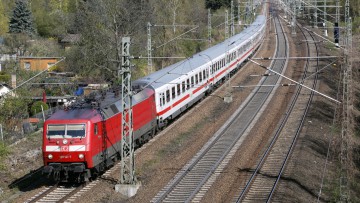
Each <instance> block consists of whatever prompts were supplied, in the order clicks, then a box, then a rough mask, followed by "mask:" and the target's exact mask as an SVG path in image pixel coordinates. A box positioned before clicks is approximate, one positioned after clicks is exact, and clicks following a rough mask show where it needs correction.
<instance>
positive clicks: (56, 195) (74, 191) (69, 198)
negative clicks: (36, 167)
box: [25, 180, 99, 203]
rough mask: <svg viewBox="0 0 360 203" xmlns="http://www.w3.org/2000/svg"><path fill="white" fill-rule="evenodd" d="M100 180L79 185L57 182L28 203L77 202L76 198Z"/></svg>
mask: <svg viewBox="0 0 360 203" xmlns="http://www.w3.org/2000/svg"><path fill="white" fill-rule="evenodd" d="M98 182H99V180H95V181H92V182H90V183H83V184H77V185H67V184H55V185H53V186H48V187H45V188H44V189H43V190H42V191H40V192H39V193H38V194H36V195H34V196H33V197H31V198H30V199H28V200H27V201H25V202H26V203H35V202H37V203H42V202H44V203H45V202H76V199H77V198H78V197H80V196H81V195H82V194H83V193H85V192H87V191H89V190H90V189H91V188H92V187H94V186H95V185H96V184H97V183H98Z"/></svg>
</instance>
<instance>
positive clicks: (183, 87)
mask: <svg viewBox="0 0 360 203" xmlns="http://www.w3.org/2000/svg"><path fill="white" fill-rule="evenodd" d="M182 92H183V93H184V92H185V81H183V82H182Z"/></svg>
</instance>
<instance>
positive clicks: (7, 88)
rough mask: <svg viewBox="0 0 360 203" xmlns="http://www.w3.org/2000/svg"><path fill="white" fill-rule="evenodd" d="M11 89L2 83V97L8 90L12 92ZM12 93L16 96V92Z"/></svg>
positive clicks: (0, 85)
mask: <svg viewBox="0 0 360 203" xmlns="http://www.w3.org/2000/svg"><path fill="white" fill-rule="evenodd" d="M10 91H11V89H10V87H8V86H7V85H5V84H0V98H1V97H3V95H6V94H7V93H8V92H10ZM10 95H12V96H14V95H15V94H14V93H11V94H10Z"/></svg>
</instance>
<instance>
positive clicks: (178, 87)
mask: <svg viewBox="0 0 360 203" xmlns="http://www.w3.org/2000/svg"><path fill="white" fill-rule="evenodd" d="M176 90H177V95H180V93H181V88H180V83H179V84H177V89H176Z"/></svg>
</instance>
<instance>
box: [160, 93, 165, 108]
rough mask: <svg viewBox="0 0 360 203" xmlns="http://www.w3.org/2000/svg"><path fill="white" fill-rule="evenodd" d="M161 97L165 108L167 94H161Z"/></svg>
mask: <svg viewBox="0 0 360 203" xmlns="http://www.w3.org/2000/svg"><path fill="white" fill-rule="evenodd" d="M161 97H162V104H163V106H164V105H165V94H164V93H161Z"/></svg>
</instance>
